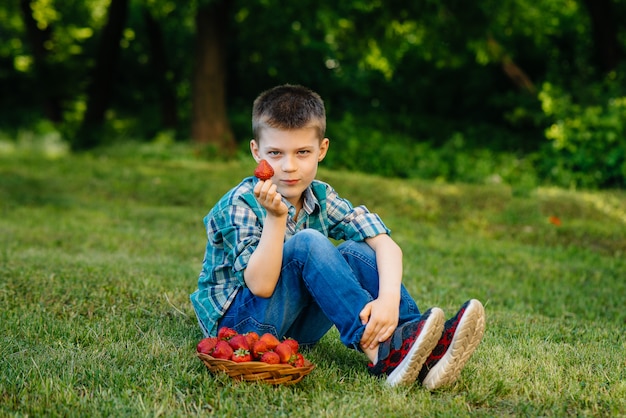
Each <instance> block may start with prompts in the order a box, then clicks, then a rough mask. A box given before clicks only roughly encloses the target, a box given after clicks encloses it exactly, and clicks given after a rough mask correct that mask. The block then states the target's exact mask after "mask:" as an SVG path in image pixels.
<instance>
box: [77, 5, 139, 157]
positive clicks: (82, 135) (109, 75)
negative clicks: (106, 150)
mask: <svg viewBox="0 0 626 418" xmlns="http://www.w3.org/2000/svg"><path fill="white" fill-rule="evenodd" d="M128 1H129V0H111V3H110V5H109V8H108V19H107V23H106V25H105V26H104V29H103V30H102V33H101V34H100V40H99V44H98V50H97V55H96V62H95V65H94V67H93V70H92V76H91V81H90V83H89V86H88V87H87V108H86V111H85V116H84V118H83V121H82V124H81V128H80V129H79V131H78V133H77V135H76V137H75V139H74V146H75V147H76V148H79V149H89V148H93V147H95V146H98V145H100V143H101V142H102V140H103V138H102V127H103V125H104V116H105V112H106V110H107V108H108V106H109V102H110V100H111V91H112V89H113V85H114V77H115V73H116V71H117V64H118V58H119V55H120V40H121V38H122V33H123V30H124V27H125V25H126V16H127V14H128Z"/></svg>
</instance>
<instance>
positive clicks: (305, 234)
mask: <svg viewBox="0 0 626 418" xmlns="http://www.w3.org/2000/svg"><path fill="white" fill-rule="evenodd" d="M252 128H253V133H254V139H252V140H251V141H250V150H251V153H252V156H253V157H254V159H255V160H256V161H257V162H259V161H261V160H262V159H265V160H267V161H268V162H269V164H270V165H271V166H272V168H273V169H274V175H273V177H272V178H271V179H268V180H266V181H263V180H259V179H256V178H255V177H248V178H246V179H244V180H243V181H242V182H241V183H240V184H239V185H237V186H236V187H235V188H233V189H232V190H230V191H229V192H228V193H227V194H226V195H225V196H224V197H223V198H222V199H221V200H220V201H219V202H218V203H217V205H216V206H215V207H214V208H213V209H212V210H211V212H210V213H209V214H208V215H207V216H206V217H205V218H204V222H205V225H206V228H207V235H208V243H207V247H206V252H205V257H204V261H203V266H202V271H201V273H200V277H199V280H198V289H197V290H196V291H195V292H194V293H193V294H192V295H191V301H192V303H193V306H194V309H195V312H196V315H197V317H198V322H199V324H200V327H201V329H202V331H203V333H204V334H205V336H209V335H215V334H216V332H217V329H218V327H222V326H227V327H230V328H234V329H235V330H237V331H238V332H240V333H244V332H248V331H255V332H257V333H259V334H264V333H266V332H270V333H272V334H274V335H275V336H276V337H279V338H282V337H285V336H288V337H292V338H294V339H296V340H297V341H299V342H300V343H301V344H302V345H312V344H315V343H316V342H317V341H319V340H320V339H321V338H322V336H323V335H324V334H326V332H328V330H329V329H330V328H331V327H332V326H333V325H334V326H336V327H337V330H338V331H339V334H340V338H341V342H342V343H343V344H344V345H346V346H347V347H349V348H353V349H356V350H360V351H362V352H363V353H365V355H366V356H367V357H368V359H369V360H370V362H369V364H368V369H369V371H370V373H372V374H374V375H377V376H383V377H385V378H386V382H387V383H388V384H390V385H392V386H395V385H399V384H409V383H412V382H414V381H415V380H419V382H420V383H422V384H423V385H424V386H425V387H427V388H429V389H431V390H433V389H436V388H439V387H441V386H444V385H448V384H450V383H452V382H454V381H455V380H456V379H457V378H458V376H459V374H460V373H461V369H462V368H463V366H464V365H465V363H466V362H467V360H468V358H469V356H470V355H471V354H472V352H473V351H474V349H475V348H476V346H477V345H478V343H479V342H480V340H481V338H482V335H483V331H484V326H485V320H484V309H483V306H482V305H481V303H480V302H479V301H477V300H470V301H468V302H466V303H465V304H464V305H463V307H462V308H461V310H460V311H459V312H458V313H457V315H455V316H454V317H453V318H451V319H450V320H448V321H447V322H445V323H444V314H443V311H442V310H441V309H439V308H431V309H429V310H427V311H426V312H424V313H420V311H419V309H418V307H417V305H416V303H415V302H414V301H413V299H412V298H411V296H410V295H409V294H408V292H407V290H406V289H405V288H404V286H403V285H402V283H401V281H402V252H401V250H400V248H399V247H398V245H397V244H396V243H395V242H394V241H393V240H392V239H391V238H390V236H389V233H390V231H389V230H388V229H387V227H386V226H385V225H384V224H383V222H382V221H381V219H380V218H379V217H378V215H376V214H374V213H370V212H369V211H368V210H367V208H366V207H364V206H358V207H353V206H352V205H351V204H350V202H349V201H347V200H345V199H342V198H340V197H339V196H338V195H337V193H336V192H335V191H334V190H333V189H332V188H331V187H330V186H329V185H328V184H326V183H323V182H321V181H318V180H315V176H316V174H317V167H318V163H319V162H320V161H322V160H323V159H324V157H325V155H326V153H327V151H328V147H329V140H328V138H325V136H324V135H325V130H326V114H325V109H324V103H323V101H322V99H321V98H320V97H319V96H318V95H317V94H316V93H315V92H313V91H311V90H309V89H307V88H305V87H302V86H297V85H282V86H278V87H275V88H273V89H270V90H268V91H266V92H263V93H262V94H261V95H260V96H259V97H258V98H257V99H256V100H255V101H254V105H253V112H252ZM329 237H330V238H333V239H336V240H342V241H343V243H341V244H340V245H338V246H335V245H333V244H332V243H331V242H330V240H329V239H328V238H329Z"/></svg>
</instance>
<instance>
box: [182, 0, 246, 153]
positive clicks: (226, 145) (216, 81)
mask: <svg viewBox="0 0 626 418" xmlns="http://www.w3.org/2000/svg"><path fill="white" fill-rule="evenodd" d="M229 3H230V2H229V0H218V1H213V2H210V3H208V4H203V5H201V6H200V7H199V8H198V10H197V11H196V17H195V22H196V46H195V50H194V61H195V64H194V75H193V89H192V100H193V102H192V103H193V105H192V106H193V107H192V122H191V123H192V125H191V136H192V138H193V140H194V141H195V142H196V143H198V144H202V145H209V146H213V147H214V148H215V150H217V151H222V152H225V153H231V152H232V151H234V149H235V137H234V135H233V132H232V129H231V126H230V122H229V120H228V116H227V111H226V40H227V39H228V36H229V25H228V22H229V21H230V19H231V16H230V14H229V7H228V6H229Z"/></svg>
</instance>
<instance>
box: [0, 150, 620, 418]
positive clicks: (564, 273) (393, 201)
mask: <svg viewBox="0 0 626 418" xmlns="http://www.w3.org/2000/svg"><path fill="white" fill-rule="evenodd" d="M252 168H253V165H252V161H249V160H248V159H246V160H242V161H233V162H204V161H200V160H197V159H195V158H194V157H193V155H192V154H191V152H189V151H188V150H187V149H185V148H164V149H159V148H151V147H139V146H135V147H118V148H116V149H107V150H101V151H99V153H98V154H97V155H87V154H86V155H74V156H60V157H57V158H55V159H48V158H46V157H44V156H41V155H37V154H35V153H31V155H25V154H24V153H19V152H17V153H12V154H5V155H0V215H1V216H0V307H1V308H0V416H86V417H87V416H88V417H97V416H132V417H136V416H157V415H161V416H168V417H169V416H181V417H182V416H194V415H201V416H206V415H211V414H214V415H216V416H257V415H258V416H311V417H339V416H346V417H348V416H349V417H369V416H374V417H380V416H397V417H413V416H455V417H456V416H469V415H476V416H507V415H508V416H510V415H515V416H518V415H521V416H565V415H574V416H619V415H622V416H624V415H626V337H624V334H625V331H626V313H625V312H624V300H626V280H625V279H626V261H625V260H626V195H625V194H624V193H623V192H617V191H614V192H580V191H568V190H559V189H542V188H539V189H534V190H530V191H526V192H524V193H518V192H516V191H515V190H511V189H510V188H509V187H507V186H505V185H489V186H477V185H472V186H469V185H455V184H445V183H434V182H424V181H416V180H411V181H402V180H390V179H383V178H379V177H373V176H366V175H363V174H354V173H347V172H336V171H329V170H325V169H321V171H320V178H321V179H324V180H327V181H330V182H331V183H333V184H334V185H335V186H336V188H337V189H338V190H339V192H340V193H341V194H343V195H344V196H346V197H348V198H349V199H350V200H352V201H353V203H355V204H361V203H365V204H366V205H367V206H368V207H369V208H370V209H371V210H373V211H376V212H378V213H380V214H381V216H383V218H384V219H385V221H386V223H387V224H388V226H389V227H390V228H391V229H392V230H393V236H394V238H395V239H396V240H397V241H398V242H399V243H400V245H401V246H402V247H403V250H404V254H405V284H406V285H407V287H408V288H409V290H410V292H411V293H412V294H413V296H414V297H415V299H416V300H417V301H418V304H419V305H420V307H421V308H422V309H426V308H427V307H430V306H433V305H437V306H441V307H442V308H443V309H444V310H445V311H446V312H447V313H449V314H453V313H454V312H455V311H456V309H457V308H458V306H459V305H460V304H461V303H462V302H464V301H465V300H466V299H468V298H470V297H476V298H479V299H481V300H482V301H483V302H484V304H485V307H486V311H487V315H488V317H487V331H486V334H485V337H484V339H483V342H482V344H481V345H480V346H479V348H478V350H477V351H476V353H475V354H474V356H473V357H472V359H471V360H470V361H469V363H468V365H467V366H466V368H465V369H464V371H463V373H462V375H461V377H460V379H459V381H458V382H457V383H456V384H455V385H454V386H452V387H450V388H446V389H443V390H439V391H436V392H434V393H430V392H428V391H426V390H424V389H422V388H421V387H419V386H418V385H414V386H411V387H406V388H393V389H392V388H387V387H385V386H384V385H383V384H382V383H381V381H379V380H377V379H375V378H372V377H370V376H369V375H368V374H367V371H366V367H365V359H364V357H362V355H361V354H359V353H356V352H354V351H350V350H347V349H346V348H344V347H343V346H341V344H340V343H339V341H338V335H337V333H336V331H334V330H333V331H331V332H330V333H329V334H328V335H327V336H326V337H325V338H324V339H323V340H322V341H321V342H320V344H319V345H318V346H316V347H315V348H313V349H312V350H310V351H309V352H307V353H306V356H307V357H308V358H309V359H311V360H312V361H313V362H314V363H315V364H316V365H317V368H316V369H315V370H314V371H313V373H312V374H311V375H310V376H308V377H307V378H306V379H304V380H303V381H302V382H301V383H299V384H297V385H295V386H291V387H270V386H266V385H262V384H247V383H237V382H232V381H230V380H229V379H228V378H227V377H225V376H220V375H218V376H215V375H211V374H210V373H209V372H208V370H207V369H206V367H205V366H204V365H203V364H202V363H201V362H200V361H199V360H198V359H197V358H196V357H195V356H194V351H195V345H196V343H197V341H198V340H199V339H200V337H201V335H200V332H199V329H198V327H197V324H196V320H195V317H194V315H193V311H192V309H191V306H190V302H189V299H188V295H189V293H191V292H192V291H193V290H194V289H195V286H196V278H197V275H198V272H199V269H200V265H201V261H202V256H203V249H204V245H205V232H204V229H203V225H202V217H203V216H204V215H205V213H206V212H207V211H208V210H209V209H210V207H211V205H212V204H213V203H214V202H215V201H216V199H218V198H219V197H220V196H221V195H222V194H223V193H224V192H225V191H226V190H227V189H229V188H230V187H231V186H233V185H234V184H235V183H236V182H237V181H238V180H239V178H240V177H242V176H244V175H247V173H250V172H251V171H252ZM550 216H557V217H559V219H560V220H561V225H560V226H555V225H553V224H552V223H550V222H549V217H550Z"/></svg>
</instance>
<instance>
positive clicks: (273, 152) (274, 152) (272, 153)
mask: <svg viewBox="0 0 626 418" xmlns="http://www.w3.org/2000/svg"><path fill="white" fill-rule="evenodd" d="M268 154H269V155H271V156H275V155H280V151H269V152H268Z"/></svg>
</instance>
